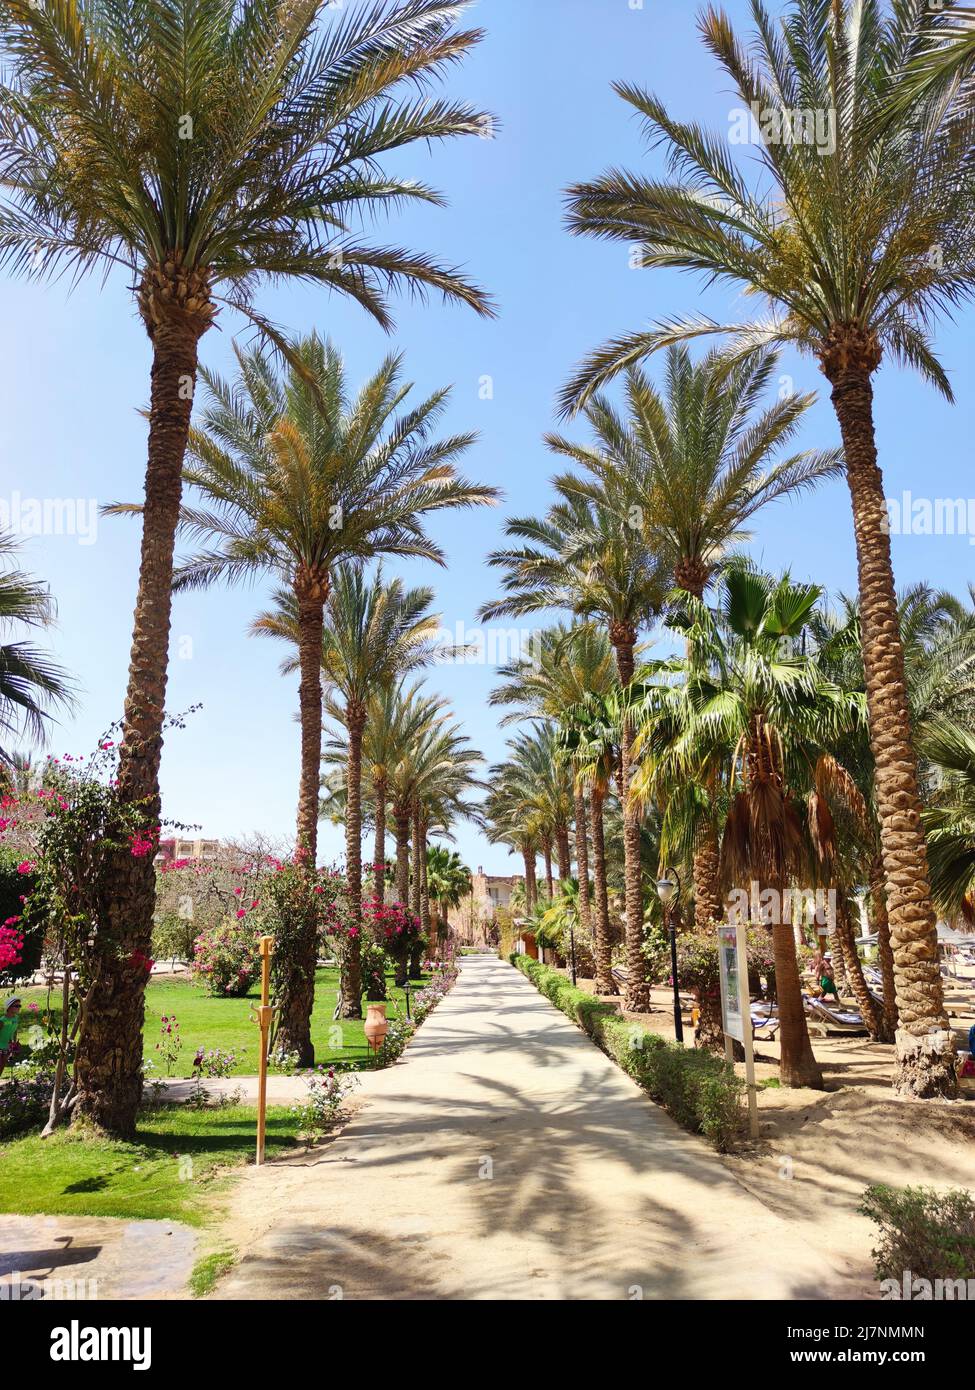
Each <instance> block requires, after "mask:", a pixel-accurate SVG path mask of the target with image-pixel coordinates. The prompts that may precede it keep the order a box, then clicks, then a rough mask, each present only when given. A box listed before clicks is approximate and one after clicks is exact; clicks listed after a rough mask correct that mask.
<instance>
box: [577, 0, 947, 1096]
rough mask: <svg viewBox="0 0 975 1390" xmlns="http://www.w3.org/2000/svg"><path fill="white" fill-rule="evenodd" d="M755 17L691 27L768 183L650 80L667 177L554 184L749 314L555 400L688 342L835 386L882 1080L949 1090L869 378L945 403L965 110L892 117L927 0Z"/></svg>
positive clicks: (629, 345) (597, 358)
mask: <svg viewBox="0 0 975 1390" xmlns="http://www.w3.org/2000/svg"><path fill="white" fill-rule="evenodd" d="M751 11H752V16H753V19H754V22H755V25H756V30H757V33H756V37H755V44H754V49H753V50H751V49H749V50H746V49H745V48H744V47H743V46H742V44H741V43H740V42H739V40H738V38H737V37H736V35H735V33H734V31H733V29H732V26H731V24H730V22H729V20H728V18H727V17H726V15H725V14H724V13H723V12H721V11H720V10H718V9H716V8H714V7H713V6H712V7H709V8H708V9H707V10H706V11H705V13H704V15H703V17H702V20H701V32H702V35H703V38H704V42H705V44H706V45H707V47H708V48H709V49H710V50H711V52H712V53H713V54H714V55H715V57H716V58H717V60H718V61H719V63H720V64H721V65H722V67H723V68H724V69H725V71H726V72H727V74H728V75H729V77H730V78H731V81H732V83H733V84H734V87H735V89H736V91H737V92H738V94H739V96H740V97H741V100H742V104H743V108H744V109H745V110H746V113H747V111H750V110H755V111H758V112H759V114H760V115H761V116H762V118H763V119H762V120H761V122H759V123H758V138H759V144H758V149H757V152H756V153H757V163H758V166H759V169H760V172H761V178H762V180H763V182H762V184H761V185H760V186H759V185H758V184H757V183H756V182H754V181H753V182H749V180H748V179H747V178H746V176H745V174H744V172H743V168H742V167H739V165H738V164H737V163H736V161H735V160H734V159H733V158H732V157H730V156H729V154H728V152H727V149H726V145H725V141H724V140H723V139H718V138H716V137H714V136H713V135H711V134H709V133H708V132H707V131H705V130H703V129H701V128H700V127H698V126H697V125H695V124H693V123H689V122H681V121H678V120H675V119H674V118H673V117H672V116H671V115H670V114H669V113H668V112H667V110H666V109H665V108H664V106H663V104H662V103H661V102H660V101H659V100H658V99H657V98H656V97H654V96H653V95H651V94H650V93H648V92H645V91H642V90H640V89H639V88H637V87H634V86H630V85H626V84H618V86H617V91H618V92H619V94H620V95H621V96H622V97H623V99H624V100H625V101H626V102H627V103H628V104H629V105H630V106H632V107H633V108H635V109H636V110H637V111H638V112H639V113H640V114H641V115H642V116H643V118H644V121H645V124H646V129H647V132H648V135H649V137H650V139H651V140H652V141H653V143H654V144H660V145H662V146H663V147H664V148H665V150H666V152H667V156H668V159H669V165H670V172H671V177H670V178H669V179H664V180H656V179H645V178H640V177H637V176H634V175H631V174H627V173H620V172H616V171H614V172H610V173H608V174H606V175H604V176H603V177H602V178H600V179H597V180H596V181H595V182H593V183H589V184H583V185H579V186H577V187H575V188H573V189H571V190H570V192H569V221H570V225H571V227H572V229H573V230H574V231H576V232H580V233H584V234H588V235H593V236H600V237H608V238H610V239H617V240H623V241H630V242H633V241H635V242H637V243H639V244H640V247H641V258H642V264H643V265H644V266H645V267H655V266H668V267H678V268H681V269H685V270H696V271H701V272H703V273H704V274H705V275H707V276H708V277H709V278H711V279H716V280H720V281H724V282H730V283H732V284H734V285H736V286H738V287H739V288H742V287H743V288H744V289H745V291H747V292H748V293H750V294H753V295H755V296H757V297H759V298H760V299H762V300H764V301H765V302H766V303H767V304H768V305H769V306H770V312H769V314H768V316H767V317H766V318H764V319H762V320H760V321H758V322H753V323H745V324H732V325H727V324H718V323H715V322H713V321H712V320H709V319H703V318H696V319H684V320H680V321H676V322H672V323H669V324H663V325H660V326H658V327H656V328H652V329H650V330H648V331H642V332H637V333H633V334H630V335H629V336H627V337H624V338H621V339H619V340H617V341H615V342H612V343H609V344H607V345H606V346H605V347H603V348H601V349H599V350H598V351H597V352H596V353H595V354H594V355H593V356H591V357H590V358H589V360H588V361H587V362H586V363H584V365H583V367H582V368H581V370H580V371H579V373H578V374H577V375H576V377H575V379H574V380H573V381H572V382H571V383H570V384H569V386H568V387H567V388H566V391H565V393H564V396H563V405H564V407H565V408H566V409H567V410H569V409H573V408H576V407H578V406H579V405H581V404H585V402H586V400H587V399H588V398H589V397H590V396H591V395H592V393H593V392H594V391H596V390H598V389H599V388H600V387H601V386H602V384H603V383H604V382H606V381H607V380H608V379H609V378H610V377H612V376H613V375H614V374H616V373H617V372H619V371H621V370H623V369H625V368H626V367H627V366H629V365H631V364H633V363H634V362H636V361H638V360H639V359H640V358H642V357H643V356H645V355H646V354H647V353H649V352H653V351H656V350H657V349H659V348H662V347H667V346H669V345H670V344H672V343H674V342H679V341H684V340H687V339H689V338H691V337H695V336H699V335H701V334H714V333H718V334H722V335H724V336H725V337H726V338H728V339H729V340H730V345H729V348H728V357H729V361H732V362H733V361H735V360H740V358H741V357H742V356H744V355H746V354H747V353H749V352H751V351H753V350H754V349H755V348H756V347H769V346H778V345H784V344H790V345H792V346H794V347H795V348H797V349H798V350H799V351H800V352H801V353H805V354H807V355H809V356H811V357H812V358H813V359H814V360H815V362H816V363H817V365H818V367H819V369H820V370H821V371H822V373H823V375H824V376H825V377H826V379H827V380H828V381H829V383H830V387H831V388H832V397H831V398H832V403H833V407H834V411H835V413H836V417H837V420H838V423H839V427H840V433H841V436H842V441H843V451H844V457H845V466H846V477H847V482H848V484H849V488H850V496H851V501H852V509H853V526H854V535H855V539H856V550H857V561H858V569H859V593H860V605H861V619H862V625H863V638H864V657H865V661H866V669H867V697H868V703H869V709H870V728H871V740H872V745H873V753H874V759H875V763H876V783H877V807H878V812H879V816H880V823H881V842H882V856H883V863H884V875H885V881H886V889H887V899H888V907H889V913H890V925H891V938H892V941H893V948H894V954H895V957H896V958H897V960H898V963H899V972H898V973H899V980H900V983H899V986H898V990H899V994H898V1004H899V1008H900V1027H899V1031H898V1036H897V1067H896V1074H895V1085H896V1086H897V1088H898V1089H899V1090H900V1091H902V1092H904V1093H906V1094H911V1095H917V1096H938V1095H953V1094H954V1092H955V1088H956V1083H955V1073H954V1051H953V1042H952V1035H951V1030H950V1029H949V1027H948V1019H947V1015H946V1013H945V1008H944V998H943V993H942V987H941V977H940V973H939V969H938V952H937V934H936V930H935V916H934V910H933V907H932V902H931V892H930V885H929V881H928V871H927V857H926V851H925V842H924V834H923V830H922V826H921V818H920V811H921V802H920V797H919V789H918V778H917V764H916V757H915V752H914V748H913V745H912V741H911V730H910V717H909V711H908V705H907V697H906V692H905V684H904V660H903V651H902V649H901V645H900V642H899V640H898V635H897V601H896V594H895V589H894V578H893V570H892V566H891V553H890V538H889V534H888V526H887V511H886V506H885V499H884V488H883V477H882V474H881V471H880V467H879V465H878V461H877V448H876V442H875V437H874V420H873V386H872V379H873V376H874V374H875V373H876V371H877V369H878V368H879V367H880V365H881V363H882V362H883V360H884V359H885V358H887V359H892V360H894V361H895V362H899V363H901V364H903V365H907V366H910V367H913V368H915V369H917V370H918V371H919V372H920V373H921V374H922V376H924V377H925V378H926V379H927V380H928V381H929V382H931V383H932V384H933V385H934V386H935V387H936V388H937V389H938V390H939V391H941V393H942V394H943V395H944V396H945V397H947V398H948V399H951V386H950V383H949V380H948V376H947V373H946V372H945V369H944V367H943V366H942V364H941V363H940V362H939V361H938V358H937V356H936V355H935V353H934V350H933V347H932V341H931V336H930V323H931V320H932V318H933V316H934V315H935V314H936V313H938V312H949V313H950V312H951V311H952V310H953V309H954V308H955V307H956V306H958V305H959V304H961V303H963V302H964V301H965V300H967V299H968V298H969V297H970V295H971V291H972V284H973V277H975V166H973V164H972V160H971V154H970V151H971V147H972V143H973V137H975V108H973V107H972V106H968V107H965V108H962V109H958V107H957V106H956V105H955V104H953V103H950V102H948V101H946V100H944V99H943V98H942V96H941V95H940V93H939V91H938V90H937V89H932V90H930V91H928V92H926V93H925V92H921V93H920V94H919V95H918V96H917V97H916V98H915V99H913V100H911V101H909V102H908V103H906V104H904V105H902V107H901V108H900V111H899V114H897V115H896V116H894V115H892V114H891V106H892V103H895V102H896V98H897V97H898V95H899V93H900V92H901V91H902V81H903V78H904V76H905V72H906V71H907V70H908V69H910V67H911V65H912V63H914V62H915V61H917V60H918V59H919V58H920V57H921V55H923V54H924V53H925V52H926V51H927V49H928V46H929V44H930V42H931V39H932V35H933V34H934V32H935V29H934V28H933V26H936V24H937V17H936V16H935V15H933V14H932V12H931V10H930V8H929V7H928V5H927V4H926V0H901V2H900V3H898V4H896V5H894V6H893V7H892V8H891V9H890V10H889V11H886V10H885V8H884V6H883V5H882V3H881V0H793V3H792V4H790V6H789V7H788V10H787V12H786V14H785V16H784V18H783V19H782V20H773V19H772V18H771V17H770V15H769V14H768V12H767V11H766V9H765V6H764V5H763V4H762V3H761V0H751ZM796 112H809V113H811V114H812V115H813V116H815V114H816V113H819V116H820V118H821V121H822V123H823V124H824V126H825V125H826V123H827V121H828V123H829V129H828V130H827V129H824V131H823V138H822V139H821V140H820V141H819V142H818V143H816V142H807V141H804V140H802V139H798V140H797V139H793V138H789V134H788V133H787V134H785V138H783V134H784V117H785V116H786V113H796ZM766 116H768V117H769V119H765V117H766ZM789 119H790V120H791V115H790V117H789Z"/></svg>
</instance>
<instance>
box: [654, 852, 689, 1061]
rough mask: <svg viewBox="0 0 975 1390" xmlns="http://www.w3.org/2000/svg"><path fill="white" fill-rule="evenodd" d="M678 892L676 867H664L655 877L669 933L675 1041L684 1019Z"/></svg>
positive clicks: (681, 1036)
mask: <svg viewBox="0 0 975 1390" xmlns="http://www.w3.org/2000/svg"><path fill="white" fill-rule="evenodd" d="M679 893H680V875H679V874H678V872H677V870H676V869H664V871H663V873H662V874H661V876H660V878H658V879H657V897H658V898H659V899H660V905H661V907H662V908H663V910H664V927H665V929H666V930H667V931H668V932H669V933H670V973H671V976H672V978H673V982H674V1032H675V1033H676V1036H677V1041H678V1042H679V1043H682V1042H683V1041H684V1020H683V1019H682V1018H681V1016H680V990H679V989H678V987H677V927H676V924H675V922H674V903H675V901H676V900H677V896H678V894H679Z"/></svg>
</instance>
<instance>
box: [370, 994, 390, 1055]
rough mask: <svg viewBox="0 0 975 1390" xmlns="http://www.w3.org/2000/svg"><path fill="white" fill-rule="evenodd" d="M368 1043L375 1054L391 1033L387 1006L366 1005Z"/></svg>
mask: <svg viewBox="0 0 975 1390" xmlns="http://www.w3.org/2000/svg"><path fill="white" fill-rule="evenodd" d="M365 1032H366V1042H367V1043H368V1044H369V1046H370V1047H371V1048H372V1050H373V1052H378V1051H379V1049H380V1048H381V1047H382V1045H383V1042H384V1040H385V1037H386V1034H387V1033H388V1032H389V1022H388V1020H387V1018H386V1005H385V1004H369V1003H367V1004H366V1027H365Z"/></svg>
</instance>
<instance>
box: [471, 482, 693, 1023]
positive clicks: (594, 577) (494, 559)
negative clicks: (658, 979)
mask: <svg viewBox="0 0 975 1390" xmlns="http://www.w3.org/2000/svg"><path fill="white" fill-rule="evenodd" d="M554 487H555V491H556V494H557V496H558V498H559V500H558V501H557V502H556V503H555V504H554V505H553V506H552V507H550V508H549V511H548V513H547V515H546V516H545V517H544V518H543V519H542V520H540V521H539V520H536V519H534V518H531V517H524V518H516V519H513V520H510V521H509V522H508V524H507V528H506V530H507V534H508V535H509V536H511V537H512V538H517V539H521V540H523V541H525V542H526V544H525V545H524V546H522V547H520V548H516V549H510V550H500V551H496V552H495V553H493V554H492V555H490V556H489V557H488V563H489V564H491V565H493V566H495V567H497V568H499V569H501V570H503V571H504V577H503V579H502V586H503V588H504V591H505V596H504V597H503V598H501V599H499V600H496V601H495V602H493V603H488V604H485V605H484V606H483V608H482V609H481V616H482V617H483V618H486V619H490V618H498V617H509V616H513V617H520V616H524V615H525V614H528V613H536V612H540V611H542V610H546V609H562V610H565V611H568V612H569V613H571V614H572V615H573V616H575V617H578V618H586V619H590V620H599V621H601V622H602V624H603V625H604V627H605V630H606V633H607V635H608V637H609V640H610V643H611V645H612V647H613V650H614V652H615V653H616V664H617V670H618V673H619V679H620V682H621V684H622V685H624V686H626V685H629V683H630V681H631V680H632V679H633V672H634V651H635V649H636V644H637V638H638V634H639V630H640V628H641V626H642V625H643V624H645V623H646V622H647V621H648V620H649V619H650V618H651V617H652V616H654V615H656V614H657V613H659V611H660V609H661V607H662V605H663V600H664V596H665V593H666V589H667V585H666V580H665V572H664V569H663V566H662V564H661V561H660V559H659V557H658V556H656V555H655V554H654V553H653V552H652V551H651V550H650V549H649V547H648V546H647V544H646V541H645V539H644V536H643V533H642V531H641V530H640V529H639V528H638V527H636V526H633V525H632V524H631V522H630V520H629V519H628V516H627V513H626V501H625V497H624V496H623V495H622V494H621V493H620V490H619V488H618V487H616V486H615V485H614V484H612V483H607V484H606V485H605V486H604V487H603V488H602V489H601V491H600V492H599V493H598V494H597V493H596V492H593V493H592V494H591V495H586V496H583V495H581V493H580V487H579V480H578V479H577V478H573V477H569V476H563V477H559V478H556V479H555V480H554ZM631 747H632V728H631V727H630V725H629V723H628V722H627V721H624V723H623V728H622V747H621V757H620V768H619V790H620V800H621V802H622V803H623V805H624V807H625V810H624V834H623V842H624V851H625V882H626V951H627V995H626V998H627V1007H628V1008H631V1009H633V1010H635V1011H641V1010H645V1009H647V1008H648V1007H649V987H648V985H647V981H646V971H645V968H644V967H645V961H644V956H643V949H642V947H643V884H642V873H641V869H640V822H639V813H638V811H637V809H636V807H635V804H634V803H633V802H632V801H631V799H630V798H629V796H628V795H627V791H628V788H629V785H630V779H631V776H632V756H631Z"/></svg>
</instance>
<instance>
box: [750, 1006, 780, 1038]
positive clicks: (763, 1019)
mask: <svg viewBox="0 0 975 1390" xmlns="http://www.w3.org/2000/svg"><path fill="white" fill-rule="evenodd" d="M751 1019H752V1037H755V1036H756V1035H757V1034H758V1033H768V1035H769V1041H771V1040H772V1039H774V1037H775V1035H776V1033H777V1032H778V1031H779V1026H780V1025H779V1006H778V1005H777V1004H776V1003H774V1002H771V1001H769V1000H766V999H762V1000H760V1001H759V1002H758V1003H757V1004H752V1006H751Z"/></svg>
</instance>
